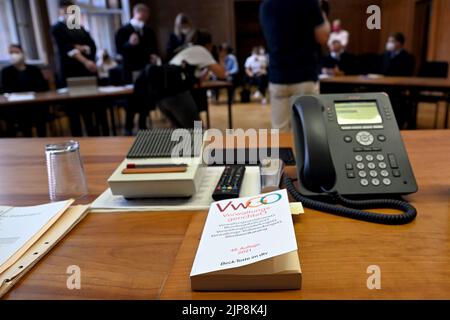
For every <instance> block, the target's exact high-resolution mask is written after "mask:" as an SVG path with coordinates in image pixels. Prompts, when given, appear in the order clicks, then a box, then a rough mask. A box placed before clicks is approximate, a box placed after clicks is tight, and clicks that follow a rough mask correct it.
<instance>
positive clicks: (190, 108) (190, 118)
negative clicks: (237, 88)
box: [158, 31, 227, 128]
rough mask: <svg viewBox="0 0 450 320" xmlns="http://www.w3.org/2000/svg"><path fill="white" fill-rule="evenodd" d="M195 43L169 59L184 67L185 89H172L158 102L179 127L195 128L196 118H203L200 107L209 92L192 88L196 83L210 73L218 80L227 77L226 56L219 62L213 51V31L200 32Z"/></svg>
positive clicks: (197, 33) (173, 63) (222, 56)
mask: <svg viewBox="0 0 450 320" xmlns="http://www.w3.org/2000/svg"><path fill="white" fill-rule="evenodd" d="M193 43H194V45H192V46H190V47H187V48H185V49H183V50H181V51H180V52H179V53H178V54H177V55H175V57H173V58H172V60H170V62H169V65H171V66H177V67H181V69H182V70H183V77H185V78H186V79H185V80H184V83H185V84H184V85H183V88H170V90H169V91H171V92H173V94H171V95H169V96H166V97H164V98H162V99H160V100H159V101H158V106H159V109H160V110H161V111H162V112H163V113H164V114H165V115H166V116H167V117H168V118H169V119H170V120H171V121H172V123H173V124H174V125H175V126H176V127H179V128H193V127H194V121H199V120H200V115H199V110H201V109H203V108H202V106H200V105H199V103H200V104H201V103H202V101H206V103H207V100H206V99H207V98H206V92H201V91H199V90H193V89H194V85H195V83H199V82H201V81H202V80H203V79H206V78H207V77H208V75H209V73H210V72H212V73H214V74H215V76H216V77H217V78H219V79H226V77H227V74H226V71H225V56H224V55H220V61H219V62H217V61H216V60H215V59H214V57H213V56H212V54H211V50H212V48H213V45H212V37H211V34H209V33H207V32H202V31H197V32H196V35H195V36H194V39H193ZM189 79H193V80H189ZM197 94H201V96H198V95H197ZM193 95H195V96H193ZM202 98H204V99H202ZM199 100H200V101H199Z"/></svg>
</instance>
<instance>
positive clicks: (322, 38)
mask: <svg viewBox="0 0 450 320" xmlns="http://www.w3.org/2000/svg"><path fill="white" fill-rule="evenodd" d="M330 31H331V27H330V22H329V21H328V19H327V17H326V16H325V15H324V22H323V23H322V24H321V25H319V26H317V27H316V28H315V29H314V36H315V38H316V41H317V43H319V44H320V45H322V46H325V45H327V43H328V38H329V37H330Z"/></svg>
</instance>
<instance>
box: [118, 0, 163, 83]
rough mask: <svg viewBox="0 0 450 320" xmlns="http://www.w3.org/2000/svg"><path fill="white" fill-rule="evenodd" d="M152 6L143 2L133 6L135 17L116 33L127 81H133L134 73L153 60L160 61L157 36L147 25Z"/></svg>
mask: <svg viewBox="0 0 450 320" xmlns="http://www.w3.org/2000/svg"><path fill="white" fill-rule="evenodd" d="M149 18H150V8H149V7H148V6H147V5H145V4H142V3H139V4H136V5H135V6H134V8H133V18H132V19H131V20H130V22H129V23H128V24H126V25H125V26H123V27H122V28H120V29H119V31H118V32H117V34H116V46H117V52H118V53H119V54H120V55H121V56H122V59H123V66H124V78H125V82H126V83H132V82H133V74H134V73H135V72H137V71H141V70H142V69H144V67H145V66H146V65H147V64H148V63H150V62H151V61H158V60H159V57H158V49H157V45H156V36H155V32H154V31H153V29H152V28H150V27H149V26H147V23H148V20H149Z"/></svg>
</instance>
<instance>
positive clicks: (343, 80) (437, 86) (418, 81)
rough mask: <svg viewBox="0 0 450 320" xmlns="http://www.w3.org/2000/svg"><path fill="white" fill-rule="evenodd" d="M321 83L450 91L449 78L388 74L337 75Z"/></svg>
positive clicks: (322, 80)
mask: <svg viewBox="0 0 450 320" xmlns="http://www.w3.org/2000/svg"><path fill="white" fill-rule="evenodd" d="M320 83H321V84H325V85H327V84H333V85H354V86H365V85H370V86H394V87H402V88H410V89H411V88H414V89H418V90H433V91H435V90H436V91H441V90H442V91H444V92H450V79H445V78H422V77H388V76H386V77H385V76H379V77H378V76H377V77H368V76H363V75H361V76H339V77H329V78H325V79H321V80H320Z"/></svg>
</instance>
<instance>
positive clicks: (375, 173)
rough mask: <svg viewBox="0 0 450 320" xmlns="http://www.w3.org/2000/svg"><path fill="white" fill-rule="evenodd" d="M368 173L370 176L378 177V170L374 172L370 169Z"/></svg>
mask: <svg viewBox="0 0 450 320" xmlns="http://www.w3.org/2000/svg"><path fill="white" fill-rule="evenodd" d="M369 174H370V176H371V177H372V178H376V177H378V172H376V171H375V170H370V172H369Z"/></svg>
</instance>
